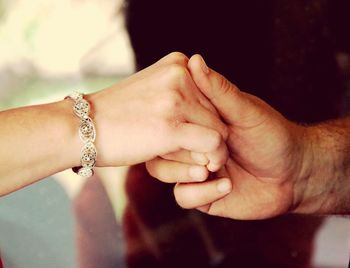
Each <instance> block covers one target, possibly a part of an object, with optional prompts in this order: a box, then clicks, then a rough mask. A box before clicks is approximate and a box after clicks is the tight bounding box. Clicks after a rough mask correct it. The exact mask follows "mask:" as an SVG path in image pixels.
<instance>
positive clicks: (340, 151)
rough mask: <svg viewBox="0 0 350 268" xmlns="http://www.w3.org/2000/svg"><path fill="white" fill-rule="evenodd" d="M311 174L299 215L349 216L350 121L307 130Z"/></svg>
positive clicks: (316, 126)
mask: <svg viewBox="0 0 350 268" xmlns="http://www.w3.org/2000/svg"><path fill="white" fill-rule="evenodd" d="M306 133H307V135H306V141H307V142H308V148H309V150H308V157H306V160H305V161H307V162H308V164H310V167H311V168H310V169H309V170H310V173H309V178H308V180H307V183H306V184H305V192H304V194H303V200H302V202H301V203H300V206H299V207H298V208H297V212H301V213H310V212H311V213H313V214H350V117H348V118H344V119H339V120H335V121H329V122H325V123H322V124H318V125H315V126H311V127H307V131H306Z"/></svg>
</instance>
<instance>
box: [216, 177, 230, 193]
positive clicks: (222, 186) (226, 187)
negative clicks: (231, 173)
mask: <svg viewBox="0 0 350 268" xmlns="http://www.w3.org/2000/svg"><path fill="white" fill-rule="evenodd" d="M216 187H217V189H218V191H219V193H228V192H230V191H231V189H232V184H231V181H230V180H229V179H221V180H220V181H219V182H218V184H217V186H216Z"/></svg>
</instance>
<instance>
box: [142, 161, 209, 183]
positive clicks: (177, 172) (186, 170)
mask: <svg viewBox="0 0 350 268" xmlns="http://www.w3.org/2000/svg"><path fill="white" fill-rule="evenodd" d="M146 168H147V170H148V172H149V174H150V175H151V176H152V177H155V178H157V179H158V180H160V181H162V182H166V183H176V182H201V181H204V180H206V179H207V177H208V175H209V172H208V170H207V169H206V168H205V167H204V166H198V165H189V164H184V163H180V162H175V161H170V160H166V159H162V158H160V157H158V158H155V159H153V160H151V161H148V162H146Z"/></svg>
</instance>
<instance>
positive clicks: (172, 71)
mask: <svg viewBox="0 0 350 268" xmlns="http://www.w3.org/2000/svg"><path fill="white" fill-rule="evenodd" d="M167 75H168V78H169V79H170V80H171V81H173V82H175V85H181V82H182V81H184V80H185V79H186V78H187V77H188V71H187V69H186V67H185V66H183V65H180V64H177V63H173V64H170V65H169V66H168V67H167Z"/></svg>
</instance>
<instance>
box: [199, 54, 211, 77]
mask: <svg viewBox="0 0 350 268" xmlns="http://www.w3.org/2000/svg"><path fill="white" fill-rule="evenodd" d="M200 57H201V61H202V62H201V68H202V71H203V72H204V73H205V74H208V73H209V68H208V66H207V64H206V63H205V61H204V59H203V57H202V56H200Z"/></svg>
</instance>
